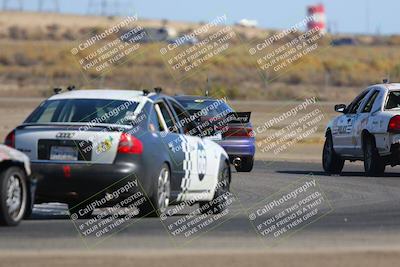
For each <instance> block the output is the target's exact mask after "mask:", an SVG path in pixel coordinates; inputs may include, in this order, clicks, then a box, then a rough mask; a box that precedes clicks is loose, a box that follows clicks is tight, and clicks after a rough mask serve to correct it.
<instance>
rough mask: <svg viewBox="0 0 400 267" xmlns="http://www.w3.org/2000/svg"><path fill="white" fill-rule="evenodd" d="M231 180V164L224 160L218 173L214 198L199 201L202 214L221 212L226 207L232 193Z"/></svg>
mask: <svg viewBox="0 0 400 267" xmlns="http://www.w3.org/2000/svg"><path fill="white" fill-rule="evenodd" d="M230 181H231V170H230V165H229V163H227V162H225V161H224V163H223V165H222V167H221V169H220V173H219V175H218V186H217V189H216V191H215V194H214V198H213V200H211V201H209V202H199V206H200V212H201V213H202V214H219V213H221V212H223V211H224V210H225V209H226V207H227V203H228V201H229V195H230Z"/></svg>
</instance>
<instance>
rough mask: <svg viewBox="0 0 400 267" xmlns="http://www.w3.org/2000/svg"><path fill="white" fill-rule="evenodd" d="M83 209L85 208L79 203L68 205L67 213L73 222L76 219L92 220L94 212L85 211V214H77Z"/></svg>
mask: <svg viewBox="0 0 400 267" xmlns="http://www.w3.org/2000/svg"><path fill="white" fill-rule="evenodd" d="M85 208H86V205H85V204H80V203H75V202H73V203H68V209H69V213H70V215H71V218H72V217H73V218H72V219H73V220H76V219H80V220H88V219H90V218H92V215H93V212H94V210H90V211H86V210H85V213H83V212H81V213H80V212H79V210H81V209H85Z"/></svg>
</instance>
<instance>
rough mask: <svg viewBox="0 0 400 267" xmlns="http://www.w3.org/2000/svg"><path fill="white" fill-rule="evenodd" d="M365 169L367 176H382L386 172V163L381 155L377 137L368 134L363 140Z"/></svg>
mask: <svg viewBox="0 0 400 267" xmlns="http://www.w3.org/2000/svg"><path fill="white" fill-rule="evenodd" d="M363 152H364V170H365V174H366V175H367V176H380V175H382V174H383V173H384V172H385V168H386V164H385V162H384V160H383V159H382V157H381V156H380V155H379V152H378V149H377V148H376V143H375V139H374V138H373V137H372V136H367V137H366V138H365V140H364V142H363Z"/></svg>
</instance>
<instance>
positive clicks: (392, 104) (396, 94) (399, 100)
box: [385, 91, 400, 109]
mask: <svg viewBox="0 0 400 267" xmlns="http://www.w3.org/2000/svg"><path fill="white" fill-rule="evenodd" d="M396 108H400V91H392V92H390V93H389V96H388V98H387V101H386V105H385V109H396Z"/></svg>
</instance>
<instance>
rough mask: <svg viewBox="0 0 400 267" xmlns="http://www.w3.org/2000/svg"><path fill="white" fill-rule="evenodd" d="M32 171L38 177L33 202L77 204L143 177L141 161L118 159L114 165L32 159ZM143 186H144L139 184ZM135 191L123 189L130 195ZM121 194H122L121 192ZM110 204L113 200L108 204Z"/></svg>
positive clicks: (142, 180) (141, 181)
mask: <svg viewBox="0 0 400 267" xmlns="http://www.w3.org/2000/svg"><path fill="white" fill-rule="evenodd" d="M32 173H33V175H34V176H35V178H36V179H37V181H38V182H37V189H36V198H35V203H43V202H63V203H77V202H78V203H79V202H82V201H84V200H86V199H88V198H91V197H94V196H96V197H104V196H105V195H106V194H107V193H112V192H113V191H114V190H116V189H117V188H120V187H121V186H123V185H124V184H127V183H128V182H129V181H135V180H138V181H139V185H140V186H144V187H146V185H143V182H144V181H145V179H140V178H139V177H144V173H143V171H142V170H141V168H140V164H137V163H131V162H120V163H114V164H85V163H76V164H75V163H74V164H63V163H54V162H33V163H32ZM139 188H143V187H139ZM136 191H137V190H131V191H130V192H125V194H126V195H129V194H132V193H134V192H136ZM121 196H122V197H123V195H121ZM109 204H112V203H109Z"/></svg>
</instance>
